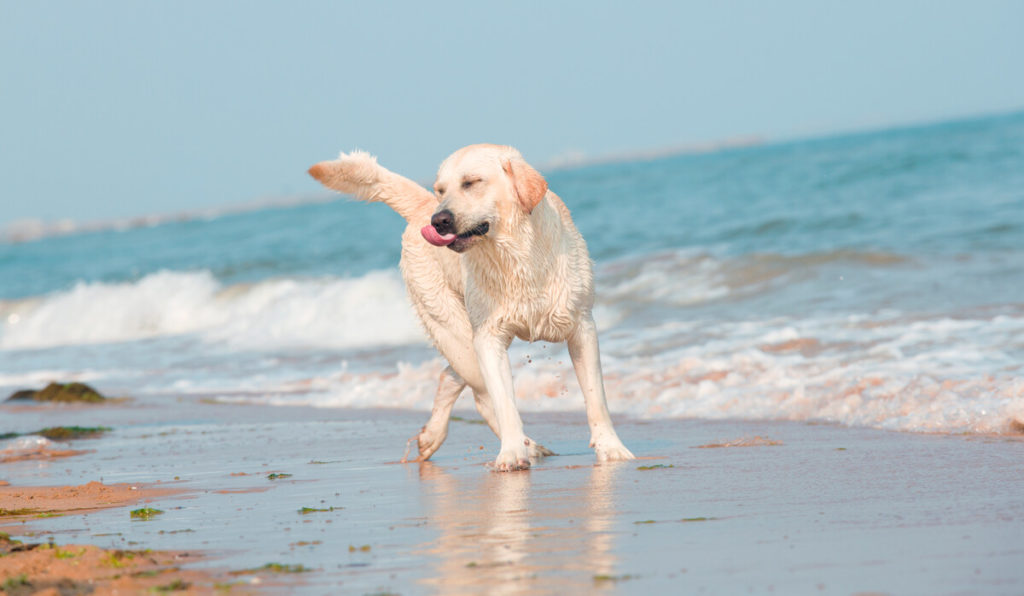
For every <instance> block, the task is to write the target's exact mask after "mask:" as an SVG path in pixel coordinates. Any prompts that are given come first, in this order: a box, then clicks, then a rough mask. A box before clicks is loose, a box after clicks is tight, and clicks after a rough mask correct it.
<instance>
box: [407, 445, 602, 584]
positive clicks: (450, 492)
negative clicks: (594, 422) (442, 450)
mask: <svg viewBox="0 0 1024 596" xmlns="http://www.w3.org/2000/svg"><path fill="white" fill-rule="evenodd" d="M419 465H420V468H419V475H420V480H421V481H422V483H423V488H424V494H425V495H426V496H427V498H429V499H430V500H431V503H430V505H429V509H430V511H431V513H430V520H431V526H433V527H436V528H437V529H438V530H439V532H440V535H439V536H438V537H437V538H436V539H435V540H434V541H433V542H432V543H431V544H430V545H429V546H428V547H427V549H426V552H425V554H427V555H428V556H430V557H433V558H436V560H437V567H436V568H435V571H434V573H433V574H431V575H430V576H429V577H428V578H426V579H425V580H423V581H424V583H426V584H427V585H430V586H433V587H436V588H437V589H438V591H440V592H442V593H445V594H456V593H488V594H519V593H524V592H535V591H537V590H540V589H543V591H547V592H550V591H556V590H562V589H564V590H571V591H573V592H580V591H581V590H582V591H588V590H590V589H592V588H593V586H594V583H593V578H594V576H599V575H612V574H613V573H614V570H615V563H616V558H615V555H613V554H612V550H613V546H614V541H615V533H614V524H615V518H616V517H617V515H618V512H617V510H616V509H615V499H614V492H615V491H614V487H615V476H616V473H617V469H618V468H620V467H621V464H617V463H605V464H597V465H593V466H574V467H568V468H565V467H562V468H537V469H534V470H532V471H530V472H520V473H513V474H486V473H485V474H472V475H464V474H458V473H455V472H447V471H445V469H444V467H442V466H439V465H436V464H433V463H431V462H429V461H427V462H423V463H421V464H419Z"/></svg>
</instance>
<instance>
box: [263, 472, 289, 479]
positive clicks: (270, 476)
mask: <svg viewBox="0 0 1024 596" xmlns="http://www.w3.org/2000/svg"><path fill="white" fill-rule="evenodd" d="M291 477H292V475H291V474H285V473H284V472H273V473H271V474H267V480H281V479H282V478H291Z"/></svg>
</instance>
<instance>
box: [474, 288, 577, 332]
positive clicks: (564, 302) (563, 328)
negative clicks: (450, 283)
mask: <svg viewBox="0 0 1024 596" xmlns="http://www.w3.org/2000/svg"><path fill="white" fill-rule="evenodd" d="M566 281H567V280H565V279H560V278H559V276H558V275H555V276H553V277H552V278H549V279H547V280H544V282H542V283H537V282H538V280H536V279H530V280H522V279H517V278H516V277H514V276H513V277H506V278H505V279H503V280H501V283H495V284H491V283H488V284H486V286H485V287H480V286H476V287H474V284H472V283H470V284H468V286H469V287H467V294H466V306H467V307H468V310H469V314H470V320H471V321H472V322H473V324H474V327H479V326H486V325H493V326H495V327H497V329H496V331H500V332H501V333H502V334H508V335H512V336H515V337H518V338H519V339H522V340H526V341H550V342H561V341H565V339H566V338H567V337H568V336H569V334H570V333H572V331H573V329H575V327H576V322H577V321H578V320H579V316H580V305H581V303H582V302H583V301H582V300H580V297H579V296H578V295H577V293H578V288H577V287H576V286H577V285H578V284H574V283H566Z"/></svg>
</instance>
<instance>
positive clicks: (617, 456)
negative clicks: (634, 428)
mask: <svg viewBox="0 0 1024 596" xmlns="http://www.w3.org/2000/svg"><path fill="white" fill-rule="evenodd" d="M567 343H568V345H569V357H570V358H572V365H573V368H575V369H576V378H577V379H579V381H580V389H582V390H583V399H584V402H585V403H586V406H587V421H588V422H589V423H590V446H591V447H593V448H594V451H595V452H596V453H597V459H598V461H609V460H622V459H636V457H635V456H634V455H633V454H632V453H631V452H630V451H629V449H626V446H625V445H623V444H622V441H621V440H619V435H618V434H616V432H615V428H613V427H612V418H611V416H610V415H609V414H608V401H607V399H606V398H605V395H604V378H603V375H602V374H601V354H600V351H599V349H598V346H597V328H596V327H595V326H594V319H593V318H592V317H590V316H589V315H588V316H586V317H585V318H584V319H583V320H581V321H580V324H579V325H578V326H577V327H576V330H575V332H573V334H572V335H571V336H569V338H568V341H567Z"/></svg>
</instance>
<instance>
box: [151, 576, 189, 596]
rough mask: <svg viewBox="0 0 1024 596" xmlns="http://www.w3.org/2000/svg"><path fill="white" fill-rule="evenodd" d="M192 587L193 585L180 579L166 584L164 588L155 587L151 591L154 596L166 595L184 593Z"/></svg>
mask: <svg viewBox="0 0 1024 596" xmlns="http://www.w3.org/2000/svg"><path fill="white" fill-rule="evenodd" d="M191 587H192V584H190V583H188V582H186V581H182V580H180V579H176V580H174V581H172V582H171V583H169V584H165V585H163V586H154V587H152V588H150V589H149V591H150V592H152V593H154V594H165V593H167V592H183V591H185V590H187V589H189V588H191Z"/></svg>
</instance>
